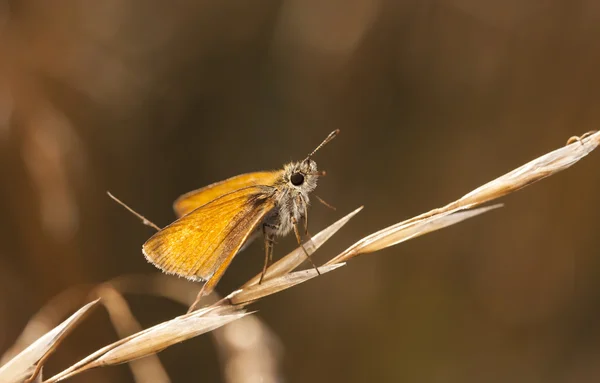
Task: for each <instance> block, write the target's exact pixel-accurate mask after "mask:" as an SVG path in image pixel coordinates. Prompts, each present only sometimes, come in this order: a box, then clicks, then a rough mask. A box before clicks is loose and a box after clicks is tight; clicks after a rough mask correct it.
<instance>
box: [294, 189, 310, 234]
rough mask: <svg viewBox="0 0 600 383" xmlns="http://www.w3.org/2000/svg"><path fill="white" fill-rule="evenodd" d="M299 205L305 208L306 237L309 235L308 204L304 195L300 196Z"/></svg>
mask: <svg viewBox="0 0 600 383" xmlns="http://www.w3.org/2000/svg"><path fill="white" fill-rule="evenodd" d="M296 202H297V204H298V205H302V206H304V236H307V235H308V204H307V203H306V201H305V200H304V197H302V194H298V197H297V201H296Z"/></svg>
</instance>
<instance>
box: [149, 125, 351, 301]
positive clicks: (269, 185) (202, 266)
mask: <svg viewBox="0 0 600 383" xmlns="http://www.w3.org/2000/svg"><path fill="white" fill-rule="evenodd" d="M338 133H339V129H338V130H335V131H333V132H331V133H330V134H329V136H327V138H325V140H324V141H323V142H322V143H321V144H320V145H319V146H317V148H316V149H315V150H313V151H312V152H311V153H310V154H309V155H308V156H307V157H306V158H305V159H304V160H302V161H299V162H291V163H289V164H286V165H285V166H284V167H283V169H280V170H275V171H263V172H254V173H247V174H241V175H238V176H235V177H232V178H229V179H226V180H224V181H221V182H216V183H213V184H211V185H208V186H206V187H203V188H201V189H197V190H194V191H191V192H189V193H186V194H184V195H182V196H181V197H179V198H178V199H177V200H176V201H175V203H174V204H173V208H174V210H175V212H176V214H177V216H178V217H179V218H178V219H177V220H176V221H175V222H173V223H171V224H170V225H168V226H166V227H165V228H163V229H161V230H159V231H158V232H157V233H156V234H154V235H153V236H152V237H151V238H150V239H148V240H147V241H146V243H144V245H143V247H142V251H143V253H144V255H145V257H146V259H147V260H148V261H150V262H151V263H153V264H154V265H155V266H156V267H158V268H159V269H161V270H162V271H164V272H165V273H167V274H175V275H178V276H181V277H185V278H187V279H190V280H193V281H202V282H205V283H204V286H203V287H202V290H201V292H200V295H199V296H203V295H208V294H209V293H210V292H212V291H213V289H214V288H215V286H216V285H217V283H218V282H219V280H220V279H221V277H222V276H223V274H224V273H225V270H227V267H228V266H229V265H230V263H231V261H232V260H233V258H234V257H235V256H236V254H237V253H239V252H240V251H241V250H242V249H243V248H244V247H245V246H247V245H248V244H249V243H250V242H251V241H252V240H253V239H254V238H256V237H258V236H260V235H261V234H262V236H263V239H264V243H265V262H264V266H263V272H262V274H261V279H260V281H261V282H262V277H263V276H264V274H265V272H266V269H267V267H268V265H269V263H270V262H271V261H272V258H273V243H274V239H275V237H278V236H285V235H287V234H289V233H290V232H291V231H294V234H295V236H296V240H297V241H298V243H299V244H300V245H302V241H301V229H300V222H304V231H305V235H306V234H308V229H307V226H308V225H307V223H308V205H309V194H310V193H311V192H312V191H313V190H314V189H315V188H316V187H317V180H318V179H319V177H320V176H323V175H325V173H324V172H319V171H318V170H317V164H316V162H315V161H313V160H312V156H313V155H314V154H315V153H316V152H317V151H318V150H319V149H320V148H322V147H323V146H324V145H325V144H327V143H328V142H330V141H331V140H332V139H333V138H335V137H336V136H337V135H338ZM306 254H307V257H308V253H306ZM308 258H309V259H310V257H308ZM313 266H314V264H313ZM315 268H316V266H315ZM317 271H318V269H317ZM259 283H260V282H259Z"/></svg>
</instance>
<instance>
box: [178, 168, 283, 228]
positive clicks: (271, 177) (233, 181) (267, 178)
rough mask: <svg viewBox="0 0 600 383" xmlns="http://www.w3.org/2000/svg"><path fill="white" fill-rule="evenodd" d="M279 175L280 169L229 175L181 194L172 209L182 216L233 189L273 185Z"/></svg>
mask: <svg viewBox="0 0 600 383" xmlns="http://www.w3.org/2000/svg"><path fill="white" fill-rule="evenodd" d="M280 176H281V171H273V172H255V173H246V174H241V175H239V176H235V177H231V178H228V179H226V180H224V181H221V182H216V183H214V184H211V185H208V186H205V187H203V188H200V189H196V190H194V191H191V192H189V193H186V194H184V195H182V196H181V197H179V198H177V200H176V201H175V202H174V203H173V209H174V210H175V213H176V214H177V216H178V217H182V216H184V215H186V214H189V213H190V212H192V211H193V210H194V209H197V208H199V207H200V206H202V205H205V204H207V203H209V202H210V201H212V200H214V199H215V198H218V197H221V196H222V195H225V194H227V193H231V192H233V191H235V190H238V189H242V188H245V187H248V186H254V185H273V184H274V183H275V181H276V180H277V178H278V177H280Z"/></svg>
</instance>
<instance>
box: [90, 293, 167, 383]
mask: <svg viewBox="0 0 600 383" xmlns="http://www.w3.org/2000/svg"><path fill="white" fill-rule="evenodd" d="M93 293H94V294H95V295H97V296H98V297H99V298H101V302H102V304H103V305H104V307H105V308H106V311H108V316H109V318H110V321H111V323H112V325H113V327H114V328H115V330H116V331H117V334H118V335H119V337H120V338H125V337H127V336H129V335H131V334H133V333H137V332H140V331H142V326H141V325H140V323H139V322H138V321H137V320H136V319H135V317H134V316H133V313H132V312H131V309H130V308H129V305H128V304H127V301H126V300H125V298H124V297H123V296H122V295H121V293H120V292H119V291H117V290H116V289H115V288H114V287H113V286H111V285H110V284H109V283H106V284H102V285H100V286H98V287H97V288H96V289H94V292H93ZM129 368H130V369H131V373H132V375H133V379H134V380H135V381H136V382H150V381H151V382H156V383H170V382H171V379H170V378H169V375H168V374H167V371H166V370H165V369H164V367H163V365H162V363H161V362H160V359H159V358H158V356H156V355H149V356H148V357H146V358H144V359H140V360H134V361H131V362H130V363H129Z"/></svg>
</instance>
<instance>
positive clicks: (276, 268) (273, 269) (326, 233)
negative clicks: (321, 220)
mask: <svg viewBox="0 0 600 383" xmlns="http://www.w3.org/2000/svg"><path fill="white" fill-rule="evenodd" d="M362 209H363V206H361V207H359V208H358V209H356V210H354V211H353V212H351V213H350V214H348V215H346V216H345V217H343V218H341V219H339V220H338V221H337V222H335V223H333V224H332V225H330V226H329V227H327V228H326V229H323V230H321V231H320V232H319V233H318V234H316V235H314V236H313V237H312V239H310V240H309V241H306V242H305V243H304V248H305V249H306V252H307V253H308V254H309V255H312V254H313V253H314V252H315V251H317V249H318V248H319V247H321V245H323V244H324V243H325V242H326V241H327V240H328V239H329V238H331V236H333V235H334V234H335V233H336V232H337V231H338V230H339V229H341V228H342V227H343V226H344V225H345V224H347V223H348V221H350V219H352V218H353V217H354V216H355V215H356V214H358V212H360V211H361V210H362ZM304 261H306V254H305V253H304V250H303V249H302V247H298V248H296V249H295V250H294V251H292V252H291V253H289V254H288V255H286V256H285V257H283V258H281V259H280V260H279V261H277V262H275V263H273V264H272V265H271V266H270V267H269V268H268V269H267V272H266V273H265V277H264V279H263V283H265V282H266V281H267V280H269V279H272V278H276V277H279V276H282V275H285V274H287V273H289V272H291V271H293V270H294V269H296V268H297V267H298V266H300V265H301V264H302V263H303V262H304ZM259 280H260V274H257V275H256V276H255V277H254V278H252V279H251V280H249V281H248V282H246V283H245V284H244V286H243V287H248V286H252V285H256V284H257V283H258V281H259Z"/></svg>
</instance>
